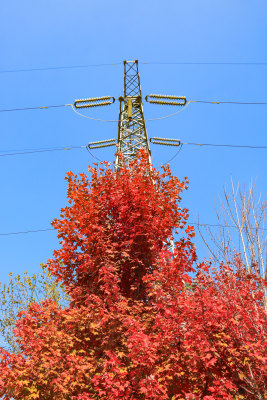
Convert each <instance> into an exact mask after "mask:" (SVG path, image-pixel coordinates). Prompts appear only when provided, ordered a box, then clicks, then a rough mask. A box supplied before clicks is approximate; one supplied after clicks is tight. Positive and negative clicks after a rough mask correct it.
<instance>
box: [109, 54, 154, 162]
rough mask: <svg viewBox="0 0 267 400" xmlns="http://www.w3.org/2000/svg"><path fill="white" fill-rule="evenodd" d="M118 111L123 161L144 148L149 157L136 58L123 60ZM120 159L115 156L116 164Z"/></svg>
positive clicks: (120, 147)
mask: <svg viewBox="0 0 267 400" xmlns="http://www.w3.org/2000/svg"><path fill="white" fill-rule="evenodd" d="M119 101H120V112H119V125H118V139H117V145H118V149H117V151H118V153H121V154H122V155H123V158H124V162H125V163H127V164H129V162H130V161H131V160H132V159H134V158H135V157H136V154H137V152H138V151H139V150H140V149H145V150H146V151H147V152H148V154H149V161H150V162H151V158H150V154H151V152H150V147H149V140H148V137H147V131H146V124H145V118H144V111H143V102H142V93H141V85H140V77H139V72H138V60H135V61H124V96H123V97H122V96H121V97H119ZM119 162H120V159H119V157H118V156H117V157H116V166H117V167H118V166H119Z"/></svg>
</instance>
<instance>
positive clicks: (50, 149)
mask: <svg viewBox="0 0 267 400" xmlns="http://www.w3.org/2000/svg"><path fill="white" fill-rule="evenodd" d="M82 148H86V146H68V147H52V148H49V149H32V150H22V151H14V152H6V153H4V152H1V151H0V157H7V156H18V155H24V154H33V153H45V152H51V151H62V150H73V149H82Z"/></svg>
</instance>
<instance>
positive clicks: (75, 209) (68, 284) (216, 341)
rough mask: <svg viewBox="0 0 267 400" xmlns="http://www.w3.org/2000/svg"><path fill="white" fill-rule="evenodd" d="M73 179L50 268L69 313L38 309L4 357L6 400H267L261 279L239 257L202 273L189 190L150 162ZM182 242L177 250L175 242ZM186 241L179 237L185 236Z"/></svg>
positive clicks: (47, 305)
mask: <svg viewBox="0 0 267 400" xmlns="http://www.w3.org/2000/svg"><path fill="white" fill-rule="evenodd" d="M89 171H90V173H91V178H90V179H88V178H87V176H86V175H85V174H80V175H79V176H75V175H73V174H72V173H69V174H68V176H67V179H68V183H69V186H68V198H69V203H70V205H69V206H67V207H65V208H64V209H62V212H61V217H60V218H59V219H56V220H55V221H54V222H53V226H54V227H55V228H56V229H57V230H58V237H59V238H60V241H61V247H60V249H59V250H56V251H55V252H54V258H53V260H49V262H48V268H49V269H50V271H52V273H53V274H54V275H55V276H56V277H57V278H58V279H59V280H61V281H62V282H63V284H64V286H65V288H66V290H67V292H68V293H69V295H70V297H71V302H70V305H69V307H67V308H65V309H61V308H59V307H58V306H57V305H56V303H54V302H53V301H44V302H42V303H41V304H36V303H35V304H32V305H31V306H30V307H29V308H28V309H27V310H25V311H24V312H23V313H21V315H20V319H19V321H18V322H17V325H16V328H15V331H14V333H15V335H16V336H17V337H18V338H19V343H20V348H21V352H20V353H19V354H9V353H8V352H6V351H5V350H4V349H1V350H0V351H1V357H0V395H1V396H4V398H5V399H12V398H13V399H40V400H50V399H57V400H61V399H62V400H63V399H64V400H74V399H75V400H89V399H90V400H92V399H110V400H113V399H114V400H115V399H125V400H138V399H151V400H153V399H155V400H156V399H158V400H159V399H160V400H164V399H166V400H167V399H172V400H175V399H181V400H182V399H184V400H185V399H192V400H193V399H194V400H198V399H206V400H211V399H251V400H252V399H253V400H254V399H264V398H265V397H264V396H266V387H265V378H266V371H265V367H264V365H265V362H266V355H265V348H266V337H265V329H266V327H265V324H266V314H265V312H264V307H263V302H262V299H263V293H262V291H261V287H262V284H263V282H262V280H261V278H260V277H258V276H255V275H249V276H248V275H247V273H246V271H245V269H244V268H243V266H242V265H241V263H240V261H239V260H238V258H237V259H236V260H233V263H232V265H230V264H228V265H221V267H220V269H219V271H218V270H217V269H212V267H211V266H210V265H209V264H207V263H199V264H198V265H197V266H196V267H195V269H194V268H193V265H194V263H195V261H196V254H195V247H194V245H193V244H192V237H194V229H193V227H190V226H188V225H187V223H186V221H187V219H188V210H187V209H181V208H179V201H180V199H181V192H182V190H183V189H187V183H188V182H187V180H185V181H179V180H178V178H177V177H174V176H172V175H171V172H170V169H169V168H168V166H167V167H165V168H163V172H162V173H159V172H157V171H156V170H154V169H151V168H150V166H149V164H148V161H147V158H146V156H145V154H143V153H140V154H139V157H138V158H137V159H136V160H135V161H133V162H132V163H131V164H130V165H129V166H126V165H124V166H122V167H121V168H120V170H119V171H114V170H113V169H112V168H111V167H110V165H109V164H108V163H104V165H103V164H102V165H101V166H100V168H90V169H89ZM174 234H177V235H179V236H178V239H177V241H176V242H175V245H174V250H173V251H170V250H169V249H168V243H169V241H170V240H171V239H173V235H174ZM176 237H177V236H176Z"/></svg>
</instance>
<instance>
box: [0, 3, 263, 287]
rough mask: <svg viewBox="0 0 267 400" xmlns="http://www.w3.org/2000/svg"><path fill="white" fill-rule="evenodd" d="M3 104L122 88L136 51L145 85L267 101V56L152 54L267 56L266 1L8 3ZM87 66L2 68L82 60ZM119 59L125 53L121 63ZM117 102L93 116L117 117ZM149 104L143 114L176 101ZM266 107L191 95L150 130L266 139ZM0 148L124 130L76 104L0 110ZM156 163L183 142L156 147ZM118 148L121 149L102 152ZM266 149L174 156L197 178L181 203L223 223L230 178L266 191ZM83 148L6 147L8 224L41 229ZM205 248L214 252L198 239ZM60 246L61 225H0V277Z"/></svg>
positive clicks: (83, 160) (189, 150)
mask: <svg viewBox="0 0 267 400" xmlns="http://www.w3.org/2000/svg"><path fill="white" fill-rule="evenodd" d="M0 14H1V16H0V34H1V41H0V50H1V61H0V82H1V92H0V109H6V108H17V107H33V106H46V105H53V104H68V103H72V102H73V101H74V100H75V99H77V98H84V97H96V96H97V97H98V96H103V95H110V96H114V97H118V96H120V95H122V93H123V65H122V62H123V60H134V59H138V60H139V62H140V77H141V85H142V91H143V95H146V94H150V93H162V94H176V95H182V96H186V97H187V99H189V100H200V99H202V100H221V101H231V100H236V101H249V102H253V101H254V102H264V101H265V102H266V101H267V96H266V83H267V82H266V71H267V66H266V65H265V66H260V65H258V66H255V65H254V66H251V65H166V64H142V63H144V62H151V63H153V62H155V63H168V62H215V63H216V62H219V63H220V62H241V63H242V62H267V54H266V39H267V33H266V17H267V3H266V1H263V0H259V1H256V2H253V3H252V2H251V1H247V0H234V1H233V0H231V1H230V0H226V1H224V2H214V1H211V0H203V1H201V2H200V1H197V0H191V1H187V2H181V1H177V0H167V1H165V2H162V1H158V0H153V1H151V0H146V1H140V0H136V1H134V2H125V1H121V0H113V1H107V0H98V1H90V0H76V1H69V0H64V1H63V0H57V1H51V0H46V1H33V0H31V1H30V0H26V1H23V2H21V1H18V0H9V1H8V2H2V4H1V13H0ZM102 63H104V64H112V63H117V65H115V66H99V67H88V68H79V69H74V68H73V69H57V70H46V71H31V72H3V71H7V70H17V69H32V68H45V67H58V66H74V65H84V64H102ZM118 63H120V64H118ZM118 106H119V105H118V103H115V104H114V105H113V106H111V107H106V108H104V107H103V108H99V109H92V110H90V111H89V112H87V115H89V116H92V117H96V118H104V119H117V117H118ZM175 111H176V109H173V108H171V107H161V106H155V105H149V104H144V112H145V117H146V118H147V119H150V118H157V117H161V116H165V115H168V114H171V113H173V112H175ZM266 111H267V106H252V105H251V106H249V105H243V106H241V105H208V104H190V105H189V107H188V108H187V109H186V110H184V111H183V112H182V113H180V114H178V115H177V116H175V117H172V118H169V119H165V120H161V121H151V122H147V130H148V134H149V136H150V137H151V136H163V137H173V138H178V139H181V141H184V142H199V143H229V144H241V145H242V144H243V145H263V146H266V145H267V143H266V122H267V117H266ZM0 126H1V144H0V150H1V152H0V153H2V152H8V151H22V150H25V149H37V148H49V147H58V146H60V147H61V146H69V145H85V144H87V143H88V142H90V141H94V140H102V139H106V138H114V137H117V124H116V123H103V122H96V121H90V120H88V119H85V118H81V117H79V116H77V115H76V114H75V113H74V112H73V111H72V110H71V108H69V107H66V108H59V109H49V110H36V111H23V112H22V111H18V112H6V113H0ZM151 149H152V160H153V164H154V166H156V167H157V166H159V165H160V164H162V163H165V162H166V161H168V160H169V159H170V158H172V157H173V156H174V154H175V152H176V149H175V148H170V147H161V146H156V145H154V146H151ZM94 154H95V155H96V157H98V158H100V159H102V160H113V159H114V148H112V147H111V148H109V149H103V150H96V151H94ZM265 158H266V150H249V149H227V148H212V147H211V148H208V147H202V148H200V147H193V146H186V145H185V146H183V148H182V150H181V152H180V153H179V155H178V156H177V157H176V158H174V159H173V161H172V163H171V167H172V171H173V173H175V174H176V175H178V176H179V177H181V178H183V177H184V176H188V177H189V180H190V188H189V190H188V191H187V192H186V193H185V195H184V198H183V204H184V205H185V206H187V208H189V209H190V215H191V216H190V220H191V221H195V220H196V219H197V218H198V216H199V219H200V221H201V222H204V223H216V216H215V211H214V198H216V199H218V198H219V196H220V195H222V192H223V185H224V184H225V183H226V184H229V183H230V178H231V176H232V177H233V180H234V182H237V181H239V182H240V183H241V184H242V185H245V184H248V183H249V181H250V179H251V178H253V179H255V178H257V189H258V192H265V191H266V186H265V181H266V163H265ZM92 162H94V160H93V159H92V157H91V155H90V154H89V153H88V152H87V151H86V150H72V151H61V152H51V153H36V154H29V155H17V156H9V157H0V164H1V172H2V175H1V189H2V190H1V197H0V220H1V228H0V233H8V232H18V231H27V230H37V229H45V228H49V227H50V222H51V221H52V220H53V218H55V217H57V216H58V215H59V212H60V208H61V207H63V206H65V204H66V183H65V181H64V176H65V174H66V172H67V171H70V170H71V171H73V172H76V173H78V172H84V171H87V166H88V164H90V163H92ZM196 243H197V247H198V251H199V254H200V255H201V257H204V256H205V255H206V254H207V253H206V250H205V248H204V247H203V245H202V244H201V241H200V240H199V238H196ZM57 246H58V241H57V236H56V232H51V231H48V232H40V233H29V234H21V235H9V236H3V235H2V236H0V249H1V270H0V281H2V282H6V281H7V280H8V273H9V272H10V271H12V272H13V273H22V272H24V270H25V269H27V270H28V271H29V272H30V273H37V272H38V271H39V265H40V263H42V262H46V260H47V259H48V258H49V257H51V255H52V251H53V249H55V248H56V247H57Z"/></svg>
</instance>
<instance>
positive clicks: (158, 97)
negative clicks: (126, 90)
mask: <svg viewBox="0 0 267 400" xmlns="http://www.w3.org/2000/svg"><path fill="white" fill-rule="evenodd" d="M145 99H146V101H147V102H148V103H151V104H162V105H165V106H185V105H186V103H187V100H186V97H184V96H168V95H164V94H150V95H148V96H146V97H145ZM153 99H155V100H153ZM167 100H174V101H167Z"/></svg>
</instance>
